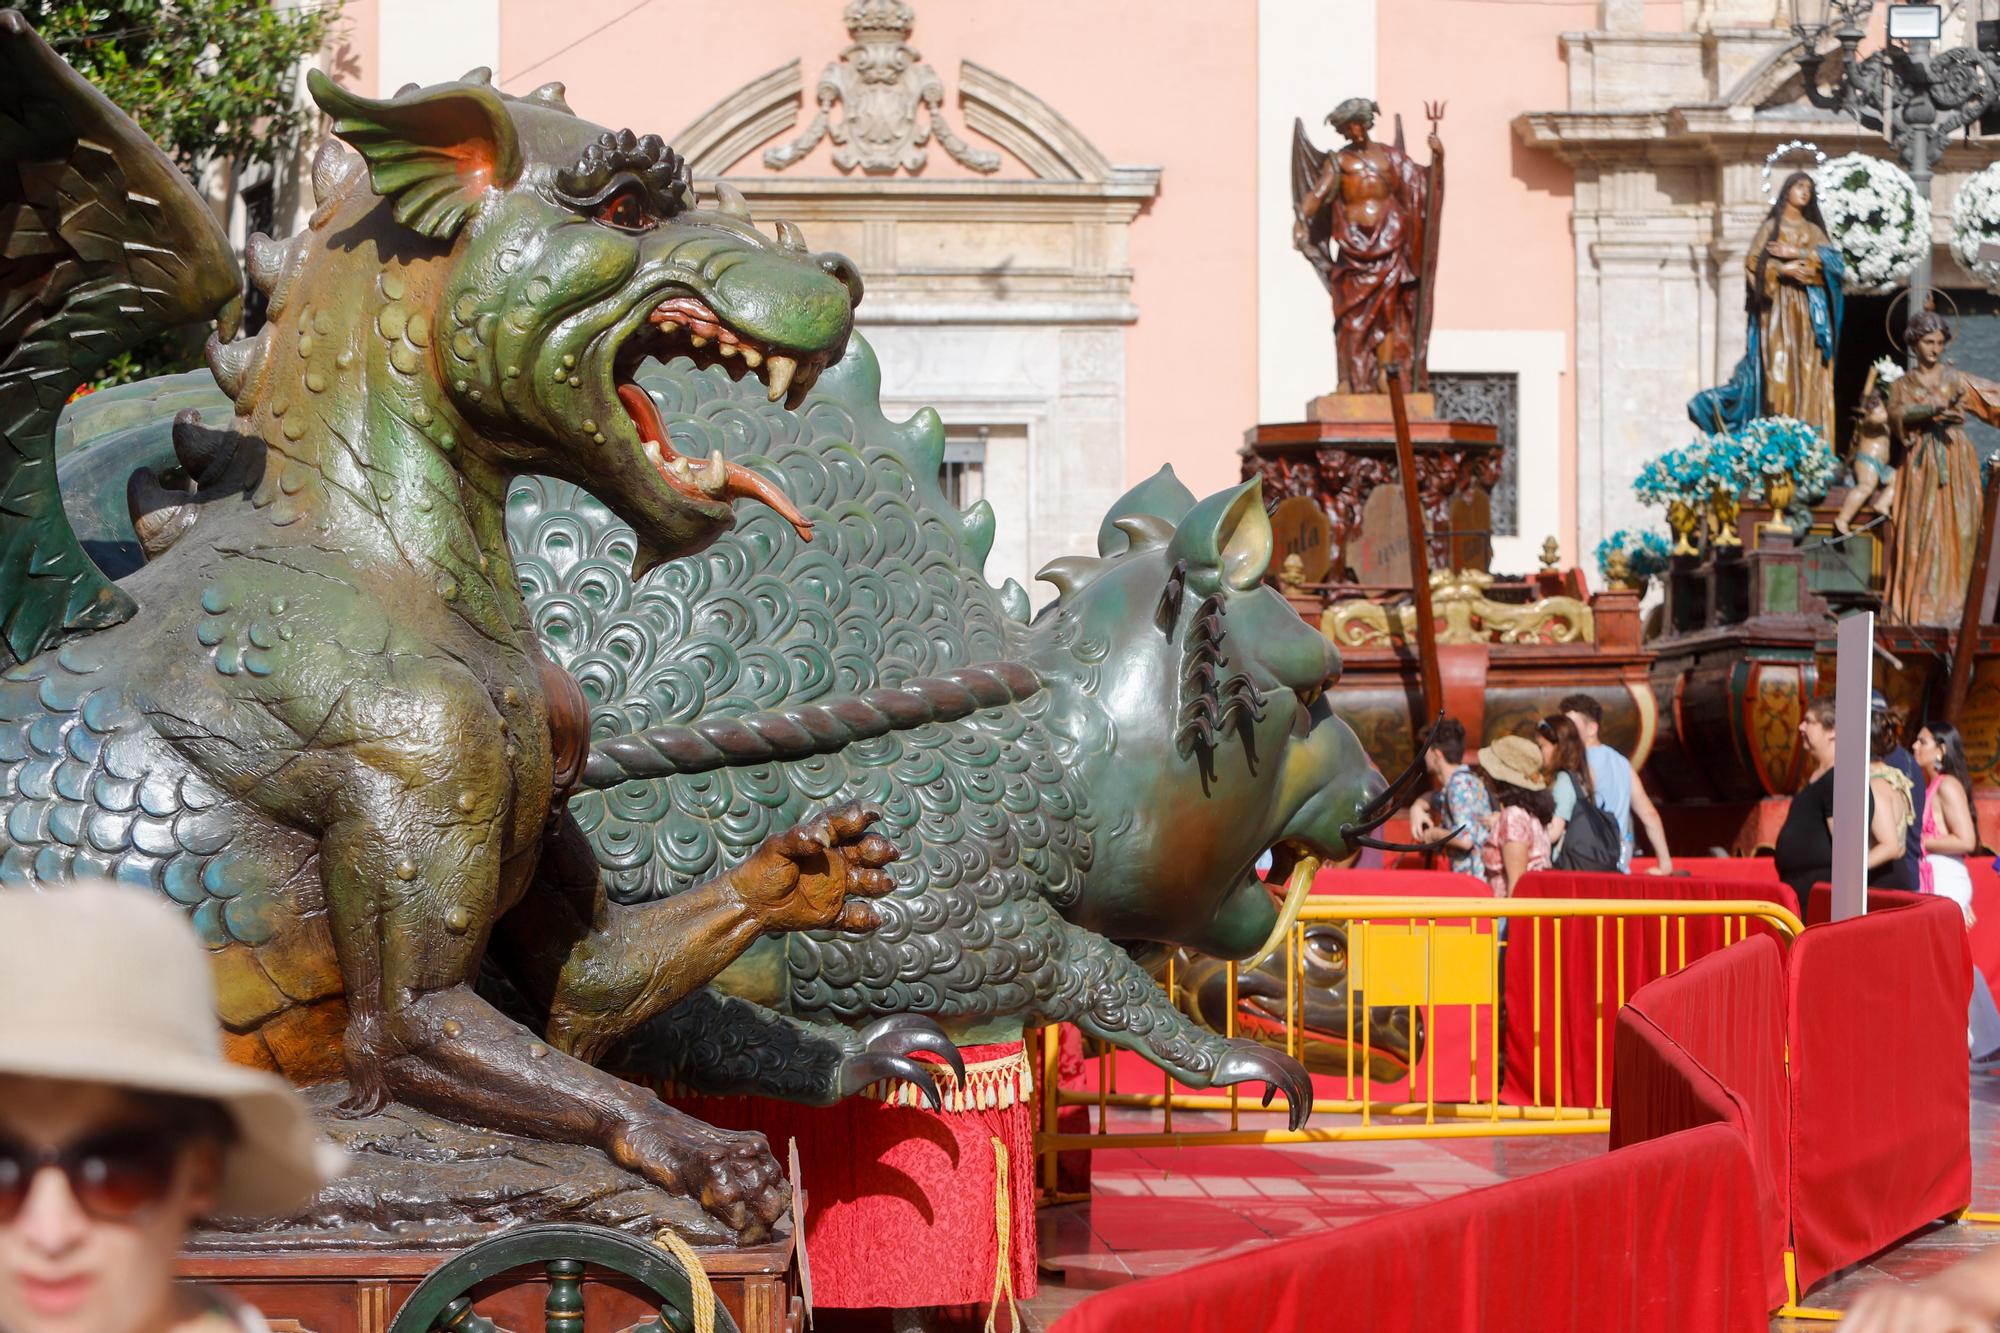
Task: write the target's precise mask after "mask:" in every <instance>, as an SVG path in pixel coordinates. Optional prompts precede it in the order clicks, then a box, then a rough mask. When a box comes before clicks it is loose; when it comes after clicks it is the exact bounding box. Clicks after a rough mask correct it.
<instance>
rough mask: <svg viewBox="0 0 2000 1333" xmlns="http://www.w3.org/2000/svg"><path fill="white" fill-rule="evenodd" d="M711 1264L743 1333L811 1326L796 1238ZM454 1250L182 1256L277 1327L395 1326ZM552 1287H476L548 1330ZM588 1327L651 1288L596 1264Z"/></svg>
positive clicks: (630, 1314) (373, 1331)
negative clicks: (796, 1269) (796, 1263)
mask: <svg viewBox="0 0 2000 1333" xmlns="http://www.w3.org/2000/svg"><path fill="white" fill-rule="evenodd" d="M700 1254H701V1259H702V1268H703V1270H704V1271H706V1272H707V1274H708V1277H709V1281H711V1282H712V1283H714V1284H715V1294H716V1297H717V1299H718V1300H719V1301H720V1303H721V1304H722V1306H723V1307H724V1308H725V1309H727V1310H728V1311H729V1313H730V1314H731V1315H732V1316H733V1317H734V1318H735V1320H736V1325H737V1327H738V1328H740V1329H741V1330H742V1331H743V1333H797V1330H798V1329H799V1328H800V1327H801V1326H802V1324H803V1315H804V1305H803V1303H802V1301H801V1300H800V1299H799V1296H798V1292H797V1284H796V1279H795V1277H794V1275H793V1268H792V1241H791V1239H790V1238H789V1237H787V1238H785V1239H783V1240H779V1241H775V1242H773V1243H771V1244H769V1245H759V1246H752V1247H748V1248H745V1249H728V1250H724V1249H705V1250H702V1251H700ZM450 1257H451V1255H450V1254H449V1253H440V1252H437V1251H410V1250H295V1251H282V1252H270V1251H266V1252H261V1253H260V1252H256V1251H251V1250H243V1251H231V1252H227V1253H219V1252H200V1253H195V1254H189V1255H185V1256H183V1257H182V1260H181V1275H182V1277H183V1278H184V1279H185V1280H187V1281H190V1282H198V1283H201V1284H203V1285H205V1286H209V1287H213V1288H216V1289H218V1290H221V1291H226V1292H228V1293H230V1294H231V1295H233V1296H235V1297H237V1298H238V1299H239V1300H243V1301H246V1302H248V1303H249V1304H251V1305H253V1306H255V1307H256V1308H257V1309H258V1310H260V1311H262V1312H263V1314H264V1317H265V1319H266V1320H267V1321H268V1322H269V1323H270V1325H271V1330H272V1333H386V1330H387V1329H388V1327H389V1321H390V1320H392V1319H394V1318H395V1317H396V1311H397V1310H398V1309H400V1308H401V1307H402V1304H403V1302H404V1301H405V1300H407V1299H408V1298H409V1295H410V1293H411V1292H412V1291H414V1290H416V1286H417V1284H418V1283H419V1282H421V1281H423V1280H424V1278H426V1277H428V1276H429V1275H430V1273H431V1271H432V1270H433V1269H435V1268H436V1267H437V1266H438V1265H439V1264H441V1263H443V1262H444V1261H445V1260H447V1259H449V1258H450ZM547 1291H548V1284H547V1283H546V1282H545V1281H544V1280H543V1278H542V1276H541V1275H540V1274H539V1273H537V1272H535V1271H534V1270H533V1269H531V1268H530V1269H523V1270H521V1271H519V1272H517V1273H510V1274H508V1275H506V1276H505V1277H502V1278H497V1279H495V1280H493V1281H491V1282H487V1283H482V1284H481V1285H480V1286H479V1287H477V1288H475V1293H474V1304H475V1307H476V1308H477V1309H478V1310H479V1312H480V1313H481V1314H483V1315H485V1316H486V1317H487V1318H488V1319H491V1320H493V1321H494V1322H496V1323H498V1324H499V1325H500V1326H501V1327H503V1328H515V1329H522V1328H539V1327H541V1321H542V1302H543V1300H544V1298H545V1296H546V1294H547ZM584 1299H585V1318H586V1320H587V1324H586V1327H589V1328H592V1329H624V1328H630V1327H632V1326H633V1325H634V1324H639V1323H643V1322H646V1321H648V1320H650V1319H652V1318H653V1316H654V1314H655V1313H656V1311H657V1306H656V1305H655V1304H653V1303H651V1302H649V1301H648V1300H647V1293H646V1290H645V1288H644V1287H642V1286H640V1285H639V1284H638V1283H636V1282H633V1281H632V1280H631V1279H629V1278H624V1277H621V1276H619V1275H618V1274H616V1273H612V1272H610V1271H608V1270H604V1269H599V1268H597V1267H595V1266H593V1267H591V1268H590V1269H589V1270H587V1276H586V1278H585V1282H584Z"/></svg>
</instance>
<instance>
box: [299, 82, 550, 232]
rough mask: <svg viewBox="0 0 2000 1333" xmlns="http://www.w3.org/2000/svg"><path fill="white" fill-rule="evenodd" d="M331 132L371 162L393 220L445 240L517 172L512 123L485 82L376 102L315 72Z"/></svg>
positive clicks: (315, 89) (314, 86)
mask: <svg viewBox="0 0 2000 1333" xmlns="http://www.w3.org/2000/svg"><path fill="white" fill-rule="evenodd" d="M306 83H307V86H308V87H309V88H310V89H311V90H312V97H313V101H315V102H317V103H319V107H320V110H322V111H324V112H326V114H327V115H329V116H331V117H333V132H334V133H335V134H337V135H339V136H340V137H341V138H342V139H345V140H346V141H347V142H348V143H349V144H350V145H352V146H353V147H354V148H355V149H357V150H359V152H360V153H361V156H362V158H363V159H365V160H366V161H367V163H368V179H369V181H370V183H372V184H373V185H374V187H375V193H376V194H377V195H380V196H381V197H382V198H384V199H387V200H389V201H390V205H391V207H392V208H393V209H394V210H395V214H396V220H397V221H398V222H400V223H402V224H403V225H404V226H406V227H409V228H410V229H411V230H413V231H417V232H421V233H422V234H423V235H425V236H428V237H430V238H432V239H433V240H449V239H450V238H451V237H453V236H455V235H457V234H458V229H459V228H460V227H461V226H463V225H465V220H466V218H468V217H470V216H471V215H472V211H473V209H475V208H477V207H478V206H479V200H480V197H481V196H482V195H484V194H485V193H486V191H487V190H489V189H502V190H504V189H506V188H507V187H508V186H510V185H512V184H513V183H514V182H515V180H517V179H518V178H519V177H520V175H521V145H520V142H519V140H518V139H517V138H516V136H515V133H514V118H513V117H512V116H510V115H508V114H507V108H506V106H505V104H503V103H502V102H501V100H500V96H499V94H498V93H496V92H494V91H493V89H492V87H491V86H490V85H486V84H477V83H447V84H441V85H439V86H438V87H435V88H419V89H417V90H415V91H412V92H403V93H398V94H397V95H396V96H394V97H391V98H388V99H387V100H382V101H378V100H376V99H374V98H370V97H361V96H358V95H356V94H354V93H351V92H348V91H347V90H346V89H345V88H342V87H341V86H340V85H339V84H337V83H335V82H334V81H333V80H332V79H329V78H328V77H326V75H324V74H322V73H320V72H319V71H318V70H312V71H310V72H309V73H308V74H307V76H306Z"/></svg>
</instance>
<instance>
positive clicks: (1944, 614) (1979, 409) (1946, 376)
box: [1888, 310, 2000, 626]
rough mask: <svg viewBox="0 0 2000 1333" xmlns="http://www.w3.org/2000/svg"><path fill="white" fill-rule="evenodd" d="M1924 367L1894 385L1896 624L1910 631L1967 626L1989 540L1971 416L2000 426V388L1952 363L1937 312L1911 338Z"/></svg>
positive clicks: (1924, 314)
mask: <svg viewBox="0 0 2000 1333" xmlns="http://www.w3.org/2000/svg"><path fill="white" fill-rule="evenodd" d="M1904 336H1905V337H1906V338H1907V339H1908V342H1909V346H1910V348H1911V350H1912V351H1914V352H1915V353H1916V358H1917V364H1916V365H1915V366H1914V367H1912V368H1911V369H1910V370H1909V372H1908V373H1906V374H1905V375H1904V376H1903V377H1902V378H1901V379H1899V380H1897V381H1896V382H1895V383H1894V384H1891V385H1890V386H1889V394H1888V403H1889V431H1890V438H1891V441H1892V442H1893V443H1894V445H1895V456H1894V458H1893V460H1892V461H1895V462H1897V463H1899V464H1900V465H1901V467H1902V472H1901V473H1900V474H1898V477H1897V481H1896V501H1895V504H1894V505H1893V506H1892V507H1891V509H1890V511H1889V542H1890V546H1889V605H1888V617H1889V619H1890V620H1891V621H1892V622H1895V623H1900V624H1904V625H1954V626H1955V625H1957V624H1958V623H1959V617H1960V615H1961V613H1962V612H1963V611H1964V609H1965V591H1966V585H1967V584H1969V583H1970V582H1971V580H1972V562H1973V556H1974V548H1975V547H1976V546H1977V545H1978V542H1979V518H1980V514H1979V510H1980V489H1979V450H1978V449H1977V448H1976V447H1975V446H1974V445H1973V443H1972V440H1971V438H1970V437H1969V436H1967V435H1966V433H1965V414H1966V413H1968V412H1970V413H1971V414H1972V415H1973V416H1976V417H1978V418H1979V419H1980V420H1981V421H1984V422H1986V423H1987V424H1988V425H1992V426H2000V384H1995V383H1993V382H1992V381H1991V380H1983V379H1980V378H1979V377H1978V376H1976V375H1968V374H1966V373H1965V372H1964V371H1962V370H1960V369H1959V368H1958V367H1957V366H1954V365H1952V364H1950V363H1949V362H1947V361H1946V360H1945V359H1944V349H1945V345H1946V344H1947V343H1949V342H1950V341H1951V325H1949V324H1947V323H1946V322H1945V319H1944V316H1943V315H1940V314H1938V313H1937V312H1936V311H1934V310H1920V311H1918V312H1917V313H1916V314H1915V315H1913V316H1911V317H1910V323H1909V328H1908V331H1907V332H1906V334H1905V335H1904Z"/></svg>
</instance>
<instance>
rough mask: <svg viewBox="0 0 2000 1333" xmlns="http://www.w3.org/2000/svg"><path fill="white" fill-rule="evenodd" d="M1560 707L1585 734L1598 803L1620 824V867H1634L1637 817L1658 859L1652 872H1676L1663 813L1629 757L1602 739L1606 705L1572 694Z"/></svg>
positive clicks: (1593, 785)
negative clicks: (1654, 805) (1601, 728)
mask: <svg viewBox="0 0 2000 1333" xmlns="http://www.w3.org/2000/svg"><path fill="white" fill-rule="evenodd" d="M1558 707H1560V708H1561V710H1562V712H1563V713H1564V714H1565V715H1566V716H1567V717H1568V718H1569V720H1570V721H1571V722H1573V723H1575V724H1576V729H1577V732H1578V734H1579V735H1581V736H1582V737H1583V748H1584V757H1585V759H1586V761H1587V762H1588V764H1589V768H1590V785H1591V788H1592V791H1593V801H1594V803H1595V804H1596V806H1597V807H1598V808H1599V809H1601V810H1603V811H1604V812H1605V813H1606V814H1608V815H1610V816H1611V818H1612V820H1613V821H1614V822H1615V823H1616V824H1617V825H1618V840H1619V857H1618V869H1619V870H1621V871H1629V870H1631V868H1632V852H1633V850H1634V845H1635V844H1634V841H1633V836H1632V822H1633V820H1635V819H1636V820H1637V821H1638V822H1639V826H1640V827H1641V828H1643V829H1645V830H1646V841H1647V843H1649V844H1650V845H1651V846H1652V849H1653V856H1654V857H1655V859H1656V861H1657V864H1655V865H1654V866H1653V868H1652V870H1651V871H1649V872H1648V873H1650V874H1654V875H1671V874H1673V873H1674V855H1673V853H1672V852H1670V851H1668V850H1667V831H1666V829H1665V828H1663V827H1662V826H1661V824H1660V812H1659V811H1658V810H1656V809H1654V808H1653V801H1652V798H1651V797H1649V796H1647V795H1646V784H1645V783H1643V782H1641V781H1640V780H1639V775H1638V774H1637V773H1635V772H1633V770H1632V763H1631V761H1630V760H1629V759H1627V758H1626V757H1625V756H1624V755H1622V754H1620V753H1618V751H1616V750H1614V749H1612V748H1611V747H1610V746H1608V745H1606V744H1604V743H1603V742H1602V741H1600V740H1599V739H1598V728H1599V727H1600V726H1602V725H1603V722H1604V706H1603V705H1602V704H1600V703H1598V702H1597V700H1596V699H1594V698H1593V697H1591V696H1590V695H1588V694H1572V695H1569V696H1568V697H1566V698H1565V699H1564V700H1563V701H1562V703H1561V704H1560V705H1558ZM1565 842H1567V838H1565ZM1558 864H1560V862H1558ZM1565 868H1566V869H1568V868H1573V867H1565Z"/></svg>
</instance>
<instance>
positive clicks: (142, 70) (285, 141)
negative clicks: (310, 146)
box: [17, 0, 341, 174]
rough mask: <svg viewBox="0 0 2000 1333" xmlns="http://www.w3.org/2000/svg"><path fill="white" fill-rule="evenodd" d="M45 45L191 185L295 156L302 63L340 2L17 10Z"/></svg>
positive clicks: (51, 0) (121, 3)
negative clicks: (214, 172) (218, 169)
mask: <svg viewBox="0 0 2000 1333" xmlns="http://www.w3.org/2000/svg"><path fill="white" fill-rule="evenodd" d="M17 3H18V7H19V8H20V10H21V12H22V13H23V14H25V15H26V16H27V19H28V22H30V23H32V24H33V25H34V26H35V29H36V31H38V32H40V33H41V34H42V38H43V40H45V41H46V42H48V44H49V45H50V46H52V47H54V48H55V50H56V52H57V53H58V54H60V55H61V56H62V58H63V59H64V60H67V61H68V62H69V63H70V64H71V65H73V66H75V67H76V70H77V72H78V73H79V74H81V75H83V76H84V77H85V78H86V79H89V80H90V81H91V82H92V83H94V84H96V85H97V86H98V87H99V88H100V89H102V90H103V91H104V94H105V96H107V97H109V98H110V99H111V100H112V101H114V102H116V103H117V104H118V105H119V106H120V107H122V108H123V109H124V110H125V112H126V114H127V115H129V116H131V117H132V119H133V120H135V121H137V122H139V128H140V129H143V130H144V131H146V133H147V134H149V135H151V136H152V139H153V142H155V143H157V144H159V145H160V147H161V148H163V149H165V150H166V153H167V156H169V157H171V158H173V160H174V161H175V163H177V164H178V165H179V166H180V168H181V169H182V170H183V171H186V172H188V173H190V174H192V173H194V172H195V171H197V170H199V169H200V168H201V167H202V166H204V165H206V164H207V163H208V162H210V161H213V160H223V161H234V162H236V163H238V164H239V165H240V164H242V163H246V162H251V161H267V162H268V161H276V160H279V159H281V158H283V157H286V156H288V155H290V154H291V153H293V152H295V151H297V149H298V146H299V144H300V142H301V140H303V139H304V137H305V135H306V132H307V131H308V130H309V129H310V128H311V125H312V111H311V108H310V107H309V106H308V107H303V108H302V107H299V106H296V105H294V103H295V102H296V101H297V98H296V92H297V87H298V70H299V62H300V61H302V60H304V59H305V58H306V57H307V56H309V55H311V54H313V53H314V52H315V51H317V50H319V49H320V48H321V47H322V46H324V45H325V44H326V40H327V36H328V34H329V32H330V30H331V28H332V26H333V23H334V20H335V19H336V18H337V16H338V15H339V12H340V3H341V0H324V2H323V3H318V4H303V5H300V6H299V7H297V8H295V9H279V8H276V7H274V6H273V5H272V4H270V3H269V0H17Z"/></svg>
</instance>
